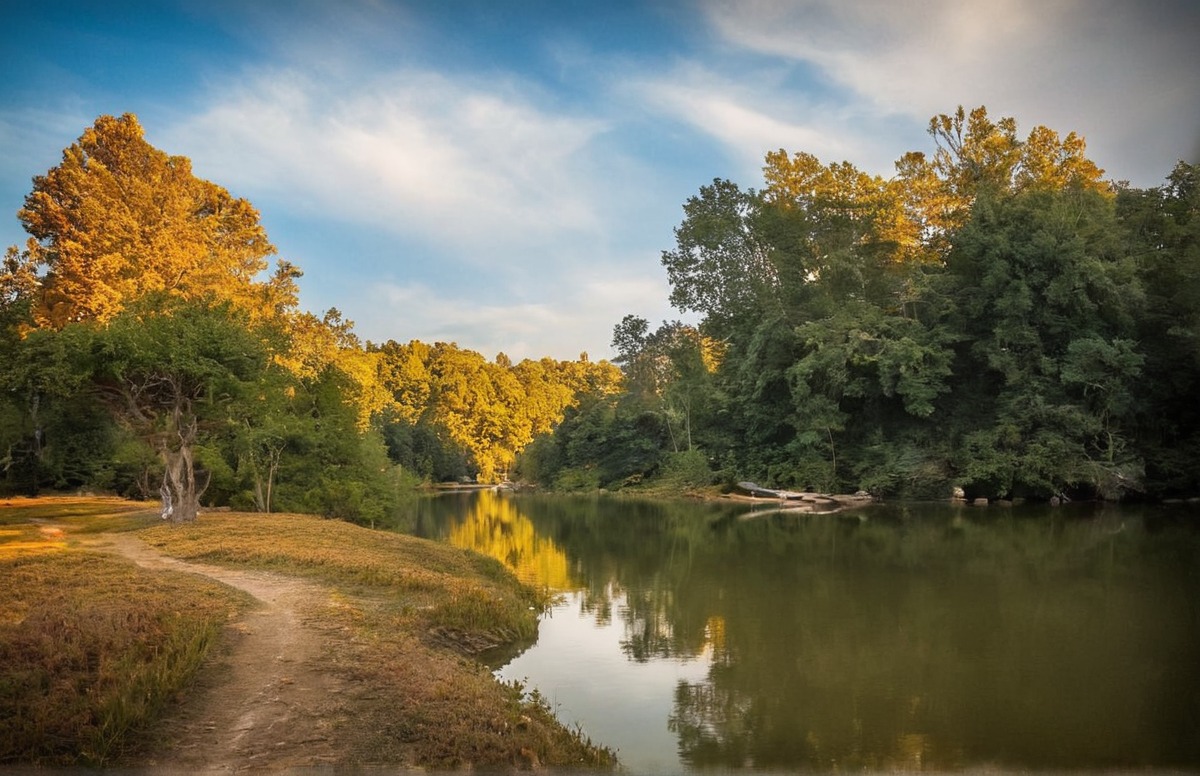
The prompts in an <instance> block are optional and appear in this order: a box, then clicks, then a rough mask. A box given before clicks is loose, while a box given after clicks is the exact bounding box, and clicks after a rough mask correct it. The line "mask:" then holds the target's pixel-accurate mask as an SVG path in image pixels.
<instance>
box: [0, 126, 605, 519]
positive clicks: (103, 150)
mask: <svg viewBox="0 0 1200 776" xmlns="http://www.w3.org/2000/svg"><path fill="white" fill-rule="evenodd" d="M18 215H19V217H20V219H21V221H22V223H23V224H24V225H25V228H26V230H27V231H28V232H29V234H30V235H31V238H30V240H29V241H28V242H27V244H26V245H25V247H24V248H23V249H22V248H19V247H17V246H13V247H11V248H9V249H8V251H7V252H6V254H5V257H4V263H3V266H2V267H0V356H3V358H4V360H5V363H6V368H5V370H4V372H3V374H0V389H3V390H0V451H2V452H3V456H2V457H0V472H2V473H3V479H2V480H0V488H3V489H4V490H7V491H20V490H24V491H27V492H36V491H37V490H38V489H39V488H41V487H52V488H72V487H95V488H105V489H111V490H115V491H117V492H121V493H126V494H129V495H138V496H141V497H154V496H161V497H162V498H163V500H164V505H165V506H164V513H165V514H164V516H169V517H170V518H171V519H175V520H190V519H193V518H194V517H195V515H196V513H197V511H198V509H199V508H200V506H201V504H202V503H207V504H214V505H220V504H232V505H235V506H240V507H243V508H254V509H258V510H262V511H272V510H278V509H289V510H296V511H308V512H317V513H321V514H326V515H330V516H337V517H346V518H349V519H356V520H366V521H374V520H376V519H381V518H383V517H384V516H385V515H386V513H387V511H388V509H389V508H390V505H392V504H394V503H395V502H396V499H397V497H398V493H399V491H398V488H399V487H400V485H401V483H405V482H407V483H408V484H410V485H411V484H413V483H415V482H419V481H420V480H422V479H435V478H442V477H452V478H459V477H480V478H482V479H485V480H494V479H497V478H499V477H501V476H503V475H504V474H505V473H507V471H508V469H509V467H510V465H511V463H512V461H513V459H514V457H515V455H516V454H517V453H518V452H519V451H520V450H521V449H522V448H523V447H524V446H525V445H527V444H528V443H529V441H530V440H531V439H532V438H533V436H534V435H535V434H540V433H547V432H549V431H551V430H552V429H553V428H554V427H555V426H556V425H557V423H558V422H559V421H560V420H561V418H562V414H563V412H564V410H565V409H566V408H567V407H569V406H571V405H573V404H574V403H576V402H577V401H579V397H580V396H581V395H582V394H585V393H589V392H594V393H603V392H611V391H612V390H615V385H616V383H617V381H618V380H619V373H618V372H617V370H616V369H615V368H614V367H612V366H611V365H609V364H607V363H604V362H600V363H596V364H593V363H591V362H589V361H588V360H587V358H586V357H581V358H580V360H579V361H578V362H558V361H553V360H551V359H542V360H540V361H523V362H521V363H519V364H516V365H513V364H512V363H511V361H509V359H507V357H504V356H503V355H502V354H501V355H500V356H498V357H497V358H496V360H495V362H494V363H493V362H489V361H487V360H486V359H484V358H483V357H482V356H480V355H479V354H477V353H474V352H472V351H467V350H462V349H460V348H458V347H457V346H455V345H447V344H444V343H438V344H435V345H433V346H429V345H425V344H423V343H419V342H412V343H409V345H407V346H400V345H397V344H396V343H394V342H388V343H386V344H385V345H383V346H379V347H376V346H374V345H371V344H370V343H365V344H364V343H363V342H361V341H360V340H359V338H358V336H357V335H356V334H355V333H354V325H353V323H352V322H351V321H349V320H347V319H346V318H344V317H343V316H342V314H341V312H339V311H338V310H329V311H327V312H326V313H325V314H324V315H321V316H318V315H314V314H312V313H309V312H305V311H302V310H301V309H300V308H299V298H298V287H297V283H296V280H297V278H299V277H300V275H301V272H300V270H299V268H298V267H296V266H295V265H293V264H292V263H290V262H288V261H286V260H280V261H278V262H277V264H276V268H275V271H274V273H273V274H271V275H269V276H267V275H266V274H265V273H266V271H267V259H268V258H269V257H270V256H272V255H273V254H274V253H275V248H274V246H272V245H271V243H270V241H269V240H268V238H267V235H266V232H265V230H264V229H263V227H262V225H261V223H260V221H259V215H258V212H257V211H256V210H255V209H254V208H253V206H251V205H250V203H249V202H247V201H246V200H244V199H239V198H236V197H234V196H232V195H231V194H229V192H227V191H226V190H225V189H224V188H222V187H220V186H218V185H216V184H214V183H211V182H209V181H205V180H202V179H200V178H198V177H196V176H195V175H193V173H192V168H191V163H190V162H189V161H188V159H187V158H185V157H182V156H171V155H168V154H166V153H164V152H163V151H160V150H158V149H156V148H154V147H153V146H151V145H150V144H149V143H148V142H146V140H145V137H144V132H143V130H142V127H141V125H140V124H139V123H138V120H137V118H136V117H134V116H133V115H131V114H126V115H124V116H121V117H119V118H114V117H112V116H101V117H100V118H98V119H97V120H96V121H95V123H94V124H93V126H91V127H89V128H87V129H86V130H85V131H84V133H83V135H82V136H81V137H80V138H79V139H78V141H76V142H75V143H73V144H72V145H71V146H69V147H68V148H67V149H66V150H65V151H64V152H63V158H62V162H61V163H60V164H59V165H57V166H56V167H54V168H52V169H51V170H49V171H48V172H47V173H46V174H45V175H39V176H37V177H35V178H34V180H33V190H32V191H31V192H30V194H29V195H28V196H27V197H26V200H25V206H24V207H23V208H22V209H21V211H20V213H19V214H18Z"/></svg>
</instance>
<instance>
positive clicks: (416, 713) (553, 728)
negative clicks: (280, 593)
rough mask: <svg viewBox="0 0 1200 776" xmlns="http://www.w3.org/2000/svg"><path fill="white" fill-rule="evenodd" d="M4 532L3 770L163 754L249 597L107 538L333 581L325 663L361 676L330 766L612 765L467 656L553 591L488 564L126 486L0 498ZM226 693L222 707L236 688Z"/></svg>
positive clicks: (407, 540)
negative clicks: (166, 509) (107, 491)
mask: <svg viewBox="0 0 1200 776" xmlns="http://www.w3.org/2000/svg"><path fill="white" fill-rule="evenodd" d="M0 525H2V526H3V528H2V529H0V531H2V533H0V566H2V569H0V572H2V575H3V578H4V579H5V581H6V585H5V586H4V589H3V590H2V591H0V604H2V610H3V611H4V613H5V617H4V621H3V623H0V656H2V659H0V690H2V691H0V720H3V722H2V723H0V763H14V762H21V763H41V764H68V763H74V764H78V763H84V764H92V765H114V764H122V763H125V764H144V763H151V764H154V763H160V762H162V759H161V758H162V757H163V756H168V757H169V755H170V752H169V745H170V743H171V738H170V735H169V731H164V728H163V727H162V724H161V722H160V721H161V720H162V719H168V720H169V719H171V718H172V717H173V716H174V715H177V714H178V713H179V710H180V709H181V708H186V707H187V705H188V703H189V701H190V700H191V698H190V696H191V695H193V694H196V693H198V691H196V690H194V689H193V682H194V679H195V676H196V674H197V672H198V671H200V672H201V676H202V677H203V676H204V674H203V671H204V669H203V668H202V665H203V664H204V663H205V660H206V659H208V660H211V659H212V655H210V653H211V652H212V651H213V649H214V647H215V646H216V645H217V644H218V643H220V642H221V641H222V640H223V639H228V638H230V637H231V634H230V633H228V632H227V631H229V629H230V628H231V627H233V625H234V624H235V623H236V621H237V619H238V618H239V617H240V616H241V615H243V614H245V613H246V612H247V611H248V610H249V609H251V608H252V607H253V603H252V601H251V600H250V599H248V597H247V596H246V595H244V594H242V593H239V592H238V591H236V590H234V589H232V588H230V587H227V586H224V585H221V584H218V583H216V582H213V581H211V580H208V579H204V578H202V577H198V576H196V575H195V574H191V573H181V572H179V571H174V572H173V571H170V570H165V571H158V570H156V571H147V570H145V569H142V568H140V567H139V566H137V565H135V564H134V563H132V562H130V561H129V560H127V559H124V558H121V557H118V556H115V555H113V554H112V553H111V552H105V551H103V547H104V545H105V544H106V541H107V540H108V539H110V538H111V537H112V536H113V535H115V534H120V535H123V536H134V537H136V538H137V539H139V540H141V541H143V542H145V543H147V544H148V545H150V546H151V547H153V548H156V549H157V550H159V551H161V552H163V553H166V554H167V555H170V556H172V557H175V558H181V559H190V560H198V561H204V562H211V563H215V564H219V565H221V566H225V567H235V568H248V569H265V570H270V571H272V573H274V574H277V575H285V574H286V575H298V576H301V577H304V578H306V579H308V580H310V581H312V582H314V583H316V584H317V585H318V586H320V587H321V588H323V589H327V590H328V591H329V596H330V598H329V601H332V602H333V603H327V604H325V605H323V606H321V607H320V609H319V611H318V615H319V620H320V623H321V627H322V629H323V630H324V631H325V632H327V633H329V632H331V633H333V634H334V637H333V638H332V639H331V641H329V642H328V643H330V644H332V645H334V649H332V650H331V651H329V652H327V653H323V654H322V655H321V657H320V662H321V665H320V666H319V667H318V668H319V670H320V671H321V672H324V673H329V674H332V675H334V676H338V677H342V678H343V679H345V681H346V682H348V683H349V685H350V686H352V687H358V688H361V689H360V690H359V691H358V692H357V693H352V694H351V696H350V697H349V698H348V699H346V703H348V704H350V706H349V708H347V709H342V710H341V712H340V713H339V714H336V715H334V718H333V719H326V720H323V721H322V722H323V723H324V724H328V725H331V726H332V727H331V729H330V730H329V731H327V736H328V737H329V738H330V739H331V740H332V741H333V742H334V743H333V744H332V747H333V749H332V752H331V753H330V754H329V755H328V760H327V761H325V762H326V763H332V764H334V765H371V764H390V765H407V766H424V767H434V768H458V767H468V766H471V767H508V766H533V765H536V764H543V765H559V766H565V765H574V766H588V767H603V766H607V765H610V764H611V763H612V762H613V758H612V755H611V753H609V752H608V751H606V750H603V749H600V748H597V747H594V746H592V745H591V744H590V743H589V742H588V741H587V740H586V739H584V738H582V736H581V734H580V733H579V731H571V730H568V729H566V728H564V727H563V726H562V725H561V724H559V723H558V722H557V721H556V720H555V719H554V717H553V714H552V713H551V710H550V709H549V708H548V706H547V705H546V704H545V702H544V701H542V700H541V699H540V698H539V697H538V696H536V694H535V695H533V696H527V695H525V694H524V693H523V692H522V690H521V688H520V687H519V686H514V685H503V684H500V683H497V682H496V681H495V680H494V679H493V678H492V677H491V675H490V673H488V671H487V670H486V669H485V668H484V667H483V666H482V665H481V664H479V663H478V662H476V661H475V660H472V659H468V657H469V656H472V655H476V654H478V652H479V651H480V650H481V649H485V648H488V647H492V646H497V645H501V644H507V643H508V642H510V641H513V640H517V639H522V638H525V639H527V638H529V637H530V636H532V635H533V633H534V629H535V628H536V617H537V614H538V613H539V612H540V611H541V607H542V606H543V605H544V603H545V602H544V601H543V600H542V599H541V598H540V597H539V595H538V594H537V593H535V592H534V591H533V590H531V589H530V588H526V587H522V586H521V585H520V584H519V583H517V582H516V580H515V579H514V578H513V577H512V576H511V575H510V574H508V573H507V572H505V571H504V570H503V568H502V567H501V566H500V564H499V563H497V562H495V561H492V560H490V559H487V558H484V557H482V556H478V555H474V554H472V553H468V552H464V551H461V550H458V549H455V548H452V547H449V546H447V545H443V544H437V543H433V542H427V541H423V540H419V539H415V538H412V537H408V536H403V535H399V534H390V533H382V532H375V531H370V530H368V529H364V528H360V527H356V526H352V525H350V524H348V523H344V522H339V521H328V520H321V519H319V518H315V517H308V516H301V515H272V516H269V517H268V516H261V515H258V516H252V515H245V514H239V513H232V512H230V513H214V514H206V515H205V516H204V518H203V519H202V520H200V521H198V522H196V523H194V524H189V525H187V526H171V525H165V524H163V522H162V521H161V520H159V519H158V518H157V514H156V509H155V505H152V504H151V505H148V504H135V503H129V502H124V501H119V500H115V499H67V500H64V499H57V498H55V499H39V500H36V501H26V500H23V499H22V500H17V501H11V502H5V503H4V504H3V505H2V506H0ZM295 670H297V671H298V670H300V668H299V667H297V668H296V669H295ZM211 681H215V679H213V680H210V683H211ZM232 690H233V692H234V693H235V695H234V697H233V698H231V699H230V702H235V701H234V699H235V698H236V702H241V701H243V700H244V697H238V696H237V695H236V693H237V692H238V690H239V688H232ZM243 692H244V690H243ZM277 735H280V736H282V735H284V734H282V733H279V734H277ZM309 745H310V746H311V742H310V744H309ZM164 747H168V750H167V752H166V754H165V755H164V753H163V752H162V751H160V750H163V749H164ZM289 754H291V755H292V756H294V755H295V753H294V752H293V753H289ZM206 756H209V757H212V758H218V756H219V753H218V752H209V753H207V755H206ZM168 762H169V760H168ZM210 762H211V761H210ZM260 762H261V761H260Z"/></svg>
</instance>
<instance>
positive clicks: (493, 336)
mask: <svg viewBox="0 0 1200 776" xmlns="http://www.w3.org/2000/svg"><path fill="white" fill-rule="evenodd" d="M659 274H660V273H649V272H648V273H645V274H642V275H640V276H636V277H630V276H624V277H606V276H605V273H603V272H601V271H593V272H590V273H589V272H581V271H578V270H571V271H566V272H564V273H563V276H562V277H561V278H557V279H556V282H555V283H554V284H552V287H550V288H548V289H543V291H542V292H541V293H539V294H538V297H539V301H536V302H530V301H520V300H508V299H507V298H506V297H503V296H501V295H496V296H494V297H491V298H490V299H489V301H487V302H484V303H480V302H479V301H478V299H476V298H473V297H468V296H463V295H455V294H454V291H453V289H452V288H443V287H438V288H432V287H429V286H427V285H424V284H420V283H383V284H378V285H376V286H375V287H374V288H373V290H372V291H371V294H370V298H369V299H368V300H367V301H368V302H369V303H368V304H366V305H364V306H362V308H360V311H359V317H357V318H356V319H355V327H356V330H357V331H358V332H359V333H360V334H361V335H362V336H364V337H365V338H367V339H372V340H374V341H382V340H386V339H403V340H405V341H407V340H409V339H419V340H422V341H424V342H429V343H433V342H437V341H442V342H456V343H458V345H459V346H460V347H463V348H469V349H471V350H476V351H478V352H480V353H482V354H483V355H484V356H486V357H488V358H493V357H494V356H495V355H496V354H497V353H499V352H501V351H503V352H504V353H506V354H507V355H508V356H509V357H510V358H512V359H514V360H520V359H523V358H541V357H542V356H547V355H549V356H551V357H554V358H559V359H573V358H576V357H577V356H578V355H579V353H580V352H582V351H586V352H587V353H588V354H589V356H590V357H591V358H592V359H593V360H600V359H603V358H608V357H609V350H610V349H609V343H610V340H611V335H612V329H613V326H614V325H615V324H616V323H617V322H618V321H619V320H620V317H621V316H622V315H624V314H625V313H626V312H633V313H636V314H640V315H646V316H647V317H651V318H653V317H654V315H653V314H652V313H654V312H657V314H660V315H666V312H665V308H666V303H665V299H666V294H667V291H666V288H665V281H664V280H663V279H661V278H659V277H658V275H659ZM614 310H619V311H623V312H620V313H618V314H616V315H614ZM647 311H651V312H650V313H648V312H647ZM398 332H403V334H398Z"/></svg>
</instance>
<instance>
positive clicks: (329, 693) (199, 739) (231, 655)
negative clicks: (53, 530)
mask: <svg viewBox="0 0 1200 776" xmlns="http://www.w3.org/2000/svg"><path fill="white" fill-rule="evenodd" d="M110 546H111V548H112V550H113V551H115V552H117V553H119V554H120V555H123V556H125V557H127V558H129V559H131V560H133V561H135V562H136V563H138V564H139V565H141V566H143V567H145V568H148V569H172V570H175V571H183V572H187V573H192V574H199V575H202V576H205V577H210V578H212V579H215V580H218V581H220V582H223V583H225V584H227V585H230V586H231V587H235V588H238V589H239V590H243V591H245V592H247V593H249V594H250V595H251V596H253V597H254V598H255V599H257V605H256V606H254V607H253V608H251V609H250V610H249V611H247V612H246V614H245V615H244V616H242V617H241V618H240V619H239V620H238V621H236V622H233V623H231V624H230V627H229V630H230V633H229V634H227V638H226V639H225V642H226V644H227V646H226V648H225V650H224V652H223V654H221V655H219V656H218V657H217V659H216V660H215V662H212V663H210V664H209V665H208V666H206V667H205V668H204V669H203V670H202V672H201V675H200V677H199V681H198V682H197V684H196V685H195V686H194V687H193V688H192V689H191V690H190V691H189V692H190V695H189V697H187V698H185V699H182V700H183V702H181V703H179V704H177V706H176V707H175V708H173V709H171V710H169V711H168V714H167V717H166V719H165V720H163V721H162V723H161V726H160V727H159V728H156V730H155V731H154V734H155V735H154V738H155V740H156V741H158V742H160V745H159V746H156V751H154V752H153V753H152V754H149V755H145V756H142V757H141V758H139V761H138V762H137V763H135V764H137V765H142V766H148V767H153V768H156V769H158V768H161V769H163V770H169V771H172V772H181V773H184V772H186V773H232V772H241V771H246V770H296V769H300V770H305V769H313V768H317V769H321V768H327V767H330V766H335V765H338V764H345V763H347V762H351V761H352V760H353V758H352V756H351V753H349V752H347V751H345V750H344V744H343V742H342V741H341V739H342V737H341V736H338V735H337V731H338V729H339V727H342V726H343V725H345V724H346V723H347V722H348V721H349V715H350V714H351V712H352V709H353V707H354V702H355V700H356V698H355V696H356V694H358V693H360V692H362V690H361V688H356V687H354V686H353V685H352V683H351V682H350V681H348V680H347V678H346V677H345V676H344V675H341V674H339V672H337V671H334V670H331V666H330V665H329V663H330V662H331V660H332V659H333V656H335V655H337V654H340V653H343V652H344V651H345V649H344V647H345V640H346V639H347V638H349V637H348V635H347V634H345V633H343V632H342V630H341V628H339V627H337V626H330V625H327V624H326V625H323V624H322V622H323V619H322V618H321V617H320V616H319V613H320V611H321V610H323V609H325V610H327V609H328V607H330V606H334V605H337V604H336V601H335V600H334V598H333V595H334V594H333V592H332V591H331V590H329V589H327V588H323V587H320V586H318V585H314V584H312V583H309V582H305V581H302V580H298V579H295V578H292V577H288V576H285V575H281V574H275V573H270V572H261V571H238V570H231V569H225V568H220V567H218V566H209V565H205V564H199V563H190V562H184V561H180V560H176V559H173V558H169V557H167V556H165V555H162V554H161V553H159V552H157V551H156V550H154V549H153V548H151V547H149V546H148V545H146V544H145V543H143V542H142V541H141V540H139V539H137V538H135V537H133V536H129V535H122V534H116V535H111V544H110Z"/></svg>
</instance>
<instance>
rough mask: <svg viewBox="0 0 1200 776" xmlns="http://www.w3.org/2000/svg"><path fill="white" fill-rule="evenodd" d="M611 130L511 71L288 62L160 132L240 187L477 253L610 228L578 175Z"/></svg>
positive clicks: (207, 172)
mask: <svg viewBox="0 0 1200 776" xmlns="http://www.w3.org/2000/svg"><path fill="white" fill-rule="evenodd" d="M601 131H603V125H602V124H601V122H599V121H596V120H594V119H591V118H587V117H582V118H580V117H573V116H569V115H557V114H552V113H550V112H548V111H544V110H541V109H539V108H538V107H537V106H536V105H534V104H532V103H531V102H530V101H528V100H525V99H523V98H522V96H521V95H520V94H519V93H518V91H517V90H516V89H515V88H513V87H511V86H510V85H508V84H506V83H499V84H491V85H470V84H466V83H462V82H458V81H454V80H452V79H450V78H447V77H445V76H441V75H438V74H435V73H432V72H425V71H417V70H407V71H401V72H392V73H387V74H383V75H378V76H373V77H360V79H358V80H354V79H349V80H339V81H336V82H328V81H318V80H317V79H315V78H313V77H310V76H307V75H305V74H302V73H300V72H298V71H296V70H282V71H278V70H276V71H269V72H259V73H254V74H251V75H249V76H248V77H246V78H245V79H244V80H243V82H242V83H241V84H240V85H236V86H233V87H230V86H228V85H226V86H224V87H223V88H222V89H220V90H219V91H216V92H214V94H213V95H212V98H211V102H210V104H209V105H208V106H207V107H206V108H205V109H204V110H203V111H202V112H200V113H198V114H197V115H193V116H190V117H187V118H185V119H183V120H182V121H181V122H180V123H178V124H177V125H175V126H174V127H171V128H169V129H168V130H167V131H165V132H163V133H160V134H161V135H163V136H165V137H166V141H165V142H164V145H166V146H168V147H170V148H173V149H181V150H180V151H179V152H183V153H186V154H187V155H189V156H191V157H192V159H193V161H194V162H195V164H196V167H197V170H198V172H200V174H202V175H204V176H205V177H209V178H213V179H216V180H219V181H221V182H222V183H223V184H224V185H226V186H227V187H229V188H231V189H234V190H235V191H238V192H239V193H242V192H249V193H251V194H254V193H258V192H261V193H265V194H268V195H270V196H272V197H275V196H278V201H279V202H288V203H291V206H293V207H296V206H297V205H296V203H300V205H299V207H302V208H305V209H307V210H308V211H309V212H310V214H311V215H313V216H320V217H322V218H329V217H332V218H334V219H338V220H342V221H345V222H348V223H351V224H359V225H366V226H369V227H372V228H377V229H383V230H387V231H390V232H392V233H393V234H399V235H403V236H405V237H407V238H412V237H419V238H423V239H425V240H427V241H429V242H430V243H436V244H439V245H442V246H445V247H450V248H454V249H457V250H458V251H459V253H460V254H461V255H462V256H463V257H464V258H465V257H469V256H480V255H481V252H482V251H485V250H487V249H495V248H496V247H497V246H502V247H509V248H526V249H528V248H531V247H533V246H536V245H538V244H541V243H543V242H544V241H546V240H547V239H548V238H549V237H551V236H555V237H560V238H561V236H562V235H564V234H570V233H580V232H584V233H587V232H595V231H597V230H598V229H599V224H598V221H597V219H596V217H595V212H594V208H593V205H592V202H591V200H590V199H589V198H590V197H591V196H592V195H593V194H594V192H593V191H592V190H590V189H589V188H588V187H586V186H584V187H581V186H580V185H579V181H580V180H586V179H587V176H586V175H585V174H584V173H585V172H586V170H587V167H588V165H589V163H590V162H589V160H588V158H587V153H586V151H587V146H588V143H589V142H590V141H591V140H592V138H593V137H595V136H596V135H597V133H599V132H601ZM284 194H286V198H285V197H283V196H279V195H284Z"/></svg>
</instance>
